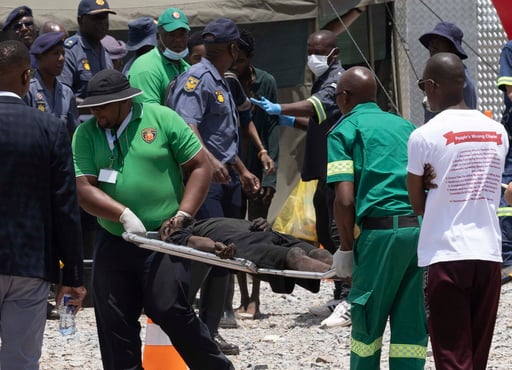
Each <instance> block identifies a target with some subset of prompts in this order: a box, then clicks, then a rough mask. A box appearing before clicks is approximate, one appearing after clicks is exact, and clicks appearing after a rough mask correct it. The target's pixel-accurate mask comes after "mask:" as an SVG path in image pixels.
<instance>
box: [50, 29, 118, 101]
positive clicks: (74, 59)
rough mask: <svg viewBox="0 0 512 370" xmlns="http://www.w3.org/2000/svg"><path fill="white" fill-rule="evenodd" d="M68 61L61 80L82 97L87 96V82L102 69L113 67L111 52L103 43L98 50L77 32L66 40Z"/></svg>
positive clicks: (65, 47) (65, 46)
mask: <svg viewBox="0 0 512 370" xmlns="http://www.w3.org/2000/svg"><path fill="white" fill-rule="evenodd" d="M64 49H65V51H66V62H65V63H64V69H63V70H62V73H61V75H60V77H59V80H60V82H62V83H63V84H64V85H67V86H69V87H70V88H71V90H72V91H73V92H74V93H75V95H76V96H78V97H80V98H85V93H86V90H87V83H88V82H89V80H90V79H91V78H92V76H94V75H95V74H96V73H98V72H99V71H101V70H102V69H111V68H113V65H112V60H111V59H110V54H109V53H108V52H107V50H106V49H105V48H104V47H103V46H102V45H101V43H100V45H99V46H98V52H96V49H95V48H93V47H92V46H91V44H90V43H89V42H88V41H87V39H85V38H84V37H82V36H81V35H80V33H77V34H76V35H73V36H71V37H68V38H67V39H66V40H65V41H64Z"/></svg>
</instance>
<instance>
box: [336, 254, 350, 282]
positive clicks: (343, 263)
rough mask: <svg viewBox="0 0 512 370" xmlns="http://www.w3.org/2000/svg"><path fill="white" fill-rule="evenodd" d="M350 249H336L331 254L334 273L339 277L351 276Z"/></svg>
mask: <svg viewBox="0 0 512 370" xmlns="http://www.w3.org/2000/svg"><path fill="white" fill-rule="evenodd" d="M352 266H353V259H352V251H342V250H340V249H338V250H337V251H336V253H334V255H333V256H332V268H334V269H336V275H337V276H338V277H340V278H349V277H352Z"/></svg>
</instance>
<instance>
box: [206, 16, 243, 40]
mask: <svg viewBox="0 0 512 370" xmlns="http://www.w3.org/2000/svg"><path fill="white" fill-rule="evenodd" d="M239 40H240V33H239V32H238V28H237V26H236V24H235V22H233V21H232V20H231V19H227V18H219V19H215V20H213V21H211V22H210V23H208V24H207V25H206V27H205V28H204V30H203V41H204V43H205V44H220V43H224V42H230V41H239Z"/></svg>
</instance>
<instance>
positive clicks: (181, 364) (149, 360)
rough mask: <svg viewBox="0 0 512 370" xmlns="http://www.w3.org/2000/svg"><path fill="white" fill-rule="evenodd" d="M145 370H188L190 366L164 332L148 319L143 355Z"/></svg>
mask: <svg viewBox="0 0 512 370" xmlns="http://www.w3.org/2000/svg"><path fill="white" fill-rule="evenodd" d="M142 366H143V367H144V369H145V370H168V369H173V370H188V366H187V364H186V363H185V361H183V359H182V358H181V356H180V354H179V353H178V351H176V349H175V348H174V346H173V345H172V343H171V340H170V339H169V337H168V336H167V334H165V333H164V331H163V330H162V329H161V328H160V326H158V325H157V324H155V323H154V322H153V321H152V320H151V319H150V318H149V317H148V324H147V326H146V344H145V345H144V353H143V355H142Z"/></svg>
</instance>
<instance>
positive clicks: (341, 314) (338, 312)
mask: <svg viewBox="0 0 512 370" xmlns="http://www.w3.org/2000/svg"><path fill="white" fill-rule="evenodd" d="M351 324H352V319H351V318H350V303H348V302H347V301H342V302H341V303H340V304H339V305H338V306H336V308H335V309H334V311H333V313H332V314H331V316H329V317H328V318H326V319H325V320H324V321H322V323H321V324H320V326H326V327H328V328H332V327H335V326H349V325H351Z"/></svg>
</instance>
